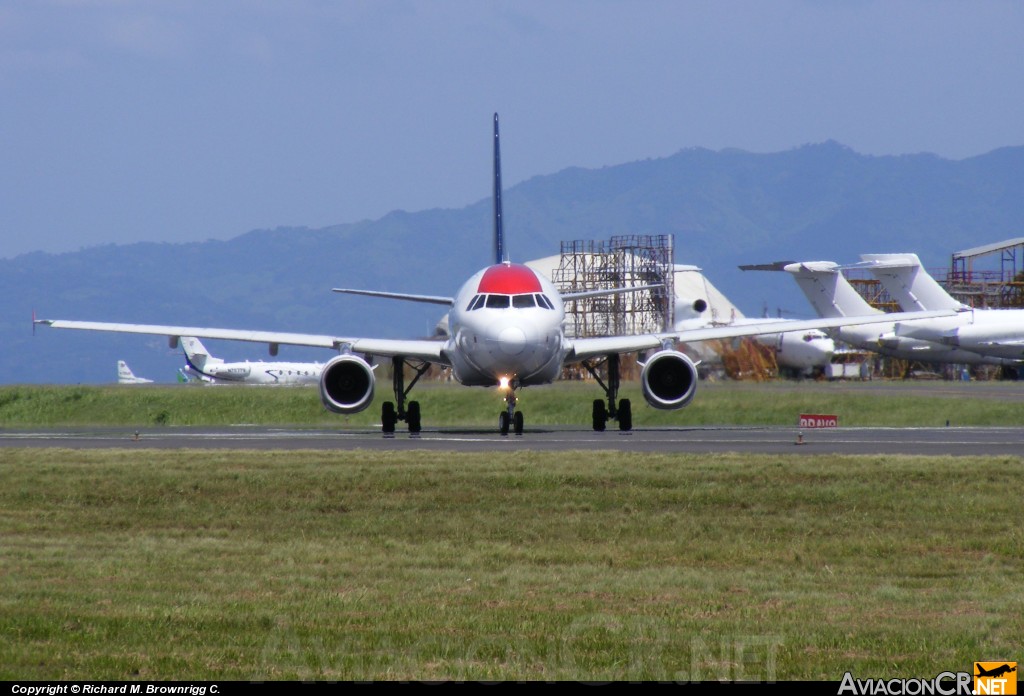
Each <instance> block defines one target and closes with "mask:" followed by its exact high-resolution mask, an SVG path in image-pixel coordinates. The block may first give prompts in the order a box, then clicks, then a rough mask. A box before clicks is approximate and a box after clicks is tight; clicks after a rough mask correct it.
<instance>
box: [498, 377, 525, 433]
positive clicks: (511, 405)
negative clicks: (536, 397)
mask: <svg viewBox="0 0 1024 696" xmlns="http://www.w3.org/2000/svg"><path fill="white" fill-rule="evenodd" d="M516 386H517V385H516V384H515V383H514V382H513V383H511V384H509V385H508V390H507V391H506V392H505V410H504V411H502V412H501V413H499V414H498V431H499V432H501V434H502V435H508V431H509V430H511V431H512V432H514V433H515V434H516V435H522V434H523V412H522V411H517V410H516Z"/></svg>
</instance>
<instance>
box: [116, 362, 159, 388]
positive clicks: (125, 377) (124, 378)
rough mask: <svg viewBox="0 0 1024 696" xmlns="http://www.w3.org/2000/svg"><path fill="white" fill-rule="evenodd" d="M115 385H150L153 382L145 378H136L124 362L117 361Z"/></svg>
mask: <svg viewBox="0 0 1024 696" xmlns="http://www.w3.org/2000/svg"><path fill="white" fill-rule="evenodd" d="M117 383H118V384H152V383H153V380H151V379H146V378H145V377H136V376H135V373H133V372H132V369H131V368H130V367H128V363H126V362H125V361H124V360H118V361H117Z"/></svg>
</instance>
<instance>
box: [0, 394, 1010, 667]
mask: <svg viewBox="0 0 1024 696" xmlns="http://www.w3.org/2000/svg"><path fill="white" fill-rule="evenodd" d="M569 386H570V388H569V390H568V393H569V396H570V397H573V398H570V399H568V401H578V400H579V399H578V398H577V397H578V396H579V394H581V393H583V392H573V391H572V389H575V388H577V387H578V386H579V385H569ZM940 386H941V385H940ZM948 386H949V385H947V387H948ZM18 389H25V390H29V391H26V392H18V391H16V390H18ZM33 389H37V388H27V387H26V388H5V389H0V404H2V405H0V423H3V424H4V425H5V426H8V427H10V425H11V424H12V421H17V419H15V418H13V417H12V415H11V414H12V413H14V412H16V411H17V410H18V409H25V408H26V404H31V403H32V402H34V401H36V400H37V399H38V400H40V401H45V400H46V399H51V400H53V399H56V400H57V401H61V400H65V401H68V402H71V403H74V402H81V401H83V400H86V401H87V400H89V399H93V398H96V399H98V400H99V401H101V402H103V400H104V399H105V400H107V401H106V402H103V403H105V404H107V405H106V406H104V408H110V409H113V408H115V407H114V406H112V405H110V404H109V402H110V400H113V401H114V402H116V401H117V400H118V398H119V397H118V396H117V395H118V394H124V393H125V392H124V390H120V391H118V390H114V391H113V394H114V395H115V396H111V395H110V394H108V393H107V390H106V388H96V392H94V391H93V389H92V388H84V387H82V388H64V389H56V388H55V391H54V392H52V393H49V392H46V390H45V389H44V390H43V391H44V392H45V394H44V395H43V396H40V395H39V394H38V393H36V394H30V393H29V392H30V391H31V390H33ZM11 390H15V392H14V393H17V394H19V395H18V396H17V397H16V398H10V397H11V393H12V391H11ZM67 390H71V391H67ZM75 390H81V391H80V392H76V391H75ZM145 391H149V390H144V391H143V392H131V399H141V400H142V401H138V402H133V405H132V406H131V408H130V409H129V413H134V414H135V416H136V417H139V418H143V419H148V418H150V417H151V412H150V413H143V412H142V409H143V408H148V407H149V406H145V404H146V400H147V399H149V398H155V397H151V396H150V395H149V394H146V393H144V392H145ZM161 391H162V390H161V389H157V390H152V393H153V394H157V393H159V392H161ZM190 391H191V392H193V393H194V392H196V391H198V392H199V393H201V394H203V395H204V398H206V397H205V395H206V394H212V395H213V397H212V398H215V399H220V398H225V399H229V400H230V399H243V400H244V399H248V398H250V397H249V396H248V394H250V393H255V394H260V393H263V394H266V393H267V390H225V392H224V393H225V394H227V396H224V397H221V396H219V394H220V390H217V389H205V390H187V389H186V390H183V392H182V393H185V392H190ZM280 391H281V392H288V393H287V394H284V395H281V396H278V394H277V392H273V396H264V397H260V398H265V399H267V400H270V399H278V398H280V399H285V400H290V399H303V398H306V399H308V398H310V397H312V398H313V399H315V395H314V394H312V393H311V392H309V391H304V390H280ZM430 391H431V390H424V396H423V401H424V403H426V401H427V398H428V396H429V397H430V398H435V396H434V395H433V394H431V393H428V392H430ZM437 391H438V392H439V393H440V392H442V391H444V390H440V389H439V390H437ZM455 391H458V390H455ZM461 391H462V392H470V393H471V394H472V393H474V390H461ZM541 391H542V390H537V392H536V393H537V394H538V395H539V394H540V393H541ZM753 391H755V392H756V390H753ZM230 392H237V394H229V393H230ZM75 393H80V394H81V396H79V397H74V396H73V394H75ZM96 393H98V394H99V396H96ZM586 393H587V394H588V395H589V394H590V393H591V392H590V391H589V390H588V391H587V392H586ZM715 393H716V390H715V389H708V390H706V393H705V394H703V395H698V400H697V401H696V402H695V404H694V407H697V406H698V402H699V401H700V399H701V396H704V397H709V396H710V397H711V398H710V400H711V401H714V400H716V398H721V400H722V402H723V404H722V405H719V406H718V407H717V408H729V407H730V406H729V403H731V408H733V409H734V410H736V409H738V408H740V407H741V406H743V405H746V406H745V408H746V411H744V412H743V413H736V414H734V417H747V418H761V419H768V418H772V417H776V416H773V415H771V414H783V415H785V414H788V413H789V412H790V411H791V410H792V409H793V408H796V409H797V410H800V409H802V408H805V407H806V408H807V409H809V410H822V409H823V408H827V405H826V406H822V407H821V408H818V406H819V405H820V404H821V403H826V404H827V402H823V401H811V402H805V401H803V399H805V398H811V399H825V398H833V397H832V396H831V394H832V393H831V392H828V391H827V390H826V394H825V396H824V397H822V396H810V397H808V394H807V393H805V392H804V390H801V389H800V388H795V389H790V388H782V387H779V388H777V389H775V391H773V392H770V394H771V395H770V396H769V397H768V398H767V399H762V398H761V397H759V396H751V395H749V394H748V390H746V389H725V390H720V394H721V396H720V397H716V396H715ZM954 393H957V392H956V390H955V389H954ZM481 394H483V396H484V398H487V395H486V394H485V393H484V392H482V391H480V392H476V396H477V398H480V395H481ZM525 394H526V395H527V396H529V397H530V398H531V399H532V398H533V397H532V396H531V392H530V391H529V390H528V391H527V392H525ZM858 394H860V392H855V393H854V396H858ZM944 394H945V389H936V390H935V391H934V396H933V397H931V398H925V399H917V400H916V402H915V403H919V404H920V405H921V406H922V410H921V411H920V412H915V413H916V415H908V414H907V413H906V412H905V411H906V410H907V409H908V408H909V406H905V407H904V408H903V409H902V410H903V411H904V413H901V414H900V418H910V419H913V418H917V419H924V418H927V419H936V418H938V419H943V420H944V419H945V418H947V417H948V416H946V415H944V413H958V414H961V415H962V416H963V417H965V418H966V417H970V418H980V417H982V416H979V415H977V414H979V413H984V412H986V411H985V408H989V409H996V417H1006V418H1010V417H1011V414H1009V410H1008V409H1007V410H1005V411H1004V410H1002V404H1003V403H1006V404H1008V405H1010V406H1016V407H1017V408H1016V410H1019V405H1018V404H1014V403H1013V399H1011V398H1002V396H1001V398H998V399H989V401H991V402H993V403H994V404H995V405H992V406H989V407H983V406H979V407H978V408H979V409H980V410H978V411H977V412H975V410H974V408H973V407H972V405H971V404H969V403H967V402H968V401H970V399H966V398H964V397H963V395H962V394H961V395H960V396H955V395H954V396H952V397H947V396H944ZM69 395H71V396H69ZM1009 395H1010V393H1009V392H1008V393H1007V396H1009ZM159 398H160V399H161V401H160V408H162V409H165V410H166V412H167V413H168V416H167V417H166V418H164V419H163V420H164V422H167V423H168V424H180V423H178V422H177V421H175V419H176V418H177V417H178V415H177V414H178V413H179V411H178V409H179V408H181V407H180V406H175V405H171V404H170V403H169V402H168V401H167V400H164V399H165V397H162V396H161V397H159ZM183 398H185V397H183ZM187 398H192V397H191V396H189V397H187ZM437 398H438V399H440V398H441V396H440V394H439V395H438V397H437ZM445 398H447V397H445ZM524 398H525V397H524ZM538 398H539V397H538ZM552 398H553V397H552ZM858 398H865V399H868V398H869V396H864V397H858ZM870 398H876V399H877V396H876V397H870ZM852 401H854V399H845V398H844V399H842V400H841V402H840V406H843V407H845V406H847V405H849V404H850V403H852ZM946 401H951V402H952V404H953V406H954V407H956V408H955V410H954V409H953V408H952V407H950V406H949V405H948V404H947V405H946V406H945V408H941V407H939V406H942V404H941V402H946ZM437 403H438V404H440V403H441V401H440V400H439V401H438V402H437ZM936 403H939V406H936ZM751 404H754V405H751ZM256 406H258V407H259V408H263V406H262V405H260V404H257V405H256ZM235 408H237V405H236V406H232V407H231V408H230V409H225V411H224V412H225V413H229V412H231V411H232V409H235ZM874 408H877V407H870V408H869V407H868V406H864V407H863V409H862V410H855V409H851V410H850V411H840V414H841V417H842V414H844V413H846V414H847V419H850V418H854V415H852V414H854V413H858V414H859V415H857V416H856V417H857V418H864V419H867V420H870V419H871V418H875V417H878V416H877V415H875V416H872V415H870V413H871V411H872V409H874ZM196 409H197V407H196V405H195V402H192V405H190V406H187V407H186V408H185V410H186V411H195V410H196ZM758 409H763V410H762V411H761V412H760V415H757V414H758ZM947 409H948V410H947ZM198 410H199V411H202V410H203V407H202V404H200V406H199V407H198ZM537 411H538V413H537V419H539V418H540V417H541V415H542V414H541V409H540V408H539V406H538V407H537ZM641 411H643V412H647V411H649V409H646V408H643V409H637V412H638V413H640V412H641ZM72 412H74V409H73V408H69V410H68V411H67V412H65V413H64V414H63V415H60V416H59V417H57V419H56V420H55V421H51V422H50V423H33V425H52V424H54V423H65V422H66V421H64V420H61V419H62V418H63V419H68V420H72V421H73V420H75V418H78V417H80V416H72V415H68V414H71V413H72ZM87 412H88V409H82V410H79V411H78V413H87ZM435 412H436V413H441V409H440V408H437V409H436V411H435ZM689 412H690V410H689V409H687V410H686V411H684V412H683V413H684V414H689ZM987 412H988V413H989V414H990V415H989V416H988V417H992V416H991V413H992V411H987ZM234 413H236V414H237V412H234ZM972 413H975V415H969V414H972ZM766 414H767V415H766ZM193 415H194V417H196V418H201V415H195V414H193ZM458 416H459V417H460V418H461V417H462V414H461V412H458ZM19 417H20V416H19ZM94 417H98V416H94ZM222 417H226V418H229V420H230V419H234V418H236V417H237V416H236V415H226V416H222ZM778 417H781V416H778ZM1017 418H1018V419H1019V416H1017ZM211 420H214V418H213V417H211ZM486 420H487V423H488V424H489V423H490V421H491V420H492V419H491V418H487V419H486ZM76 422H77V421H76ZM144 422H149V421H144ZM298 422H300V423H302V422H304V421H301V420H299V421H298ZM730 422H735V421H730ZM759 422H763V421H759ZM791 422H792V421H791V420H788V415H787V421H786V423H787V424H789V423H791ZM122 423H127V424H131V421H127V422H125V421H121V422H119V423H118V424H122ZM999 424H1002V425H1005V424H1006V423H999ZM26 427H27V426H26ZM1022 469H1024V461H1022V460H1021V459H1020V458H1018V457H999V458H995V457H989V458H980V457H979V458H952V457H947V458H923V457H909V456H904V457H894V456H871V457H868V456H865V457H841V456H806V455H801V456H800V457H779V456H767V455H765V456H738V455H686V454H679V455H638V454H621V453H607V454H594V453H572V452H570V453H559V454H558V455H546V454H542V453H532V452H528V451H527V452H522V451H521V452H518V453H515V454H512V453H509V454H501V455H497V456H495V455H489V456H486V457H484V456H480V455H472V454H461V453H428V452H410V453H390V454H381V453H370V452H364V451H338V452H289V453H281V452H277V453H260V452H249V451H200V450H196V451H173V452H172V451H152V450H89V451H72V450H57V449H53V450H51V449H0V679H6V680H11V679H18V680H28V679H37V680H47V679H58V678H63V679H112V680H121V679H138V680H156V679H219V680H227V679H240V680H250V679H254V680H275V679H321V680H332V679H473V680H476V679H586V680H602V679H616V680H632V679H643V680H677V681H688V680H706V679H741V680H742V679H750V680H785V679H826V680H839V679H840V678H841V677H842V675H843V673H844V672H845V671H847V670H850V671H852V672H853V674H854V675H855V676H856V677H858V678H868V677H879V678H882V677H884V678H892V677H927V678H931V677H934V676H935V675H937V674H938V673H939V672H942V671H946V670H949V671H967V670H969V669H970V668H971V666H972V665H971V663H972V662H974V661H976V660H1002V659H1005V660H1016V659H1018V658H1019V657H1020V654H1019V652H1020V648H1021V645H1022V639H1024V618H1022V617H1024V585H1022V583H1021V581H1020V578H1021V577H1022V571H1024V529H1022V525H1021V521H1022V517H1021V513H1020V501H1021V499H1022V495H1024V476H1022V473H1024V471H1022Z"/></svg>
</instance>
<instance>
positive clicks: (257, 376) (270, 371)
mask: <svg viewBox="0 0 1024 696" xmlns="http://www.w3.org/2000/svg"><path fill="white" fill-rule="evenodd" d="M180 343H181V347H182V350H184V352H185V362H186V365H185V367H184V368H183V370H182V371H183V373H184V374H185V375H186V377H195V378H197V379H198V380H200V381H202V382H206V383H208V384H225V383H234V384H275V385H276V384H289V385H303V384H318V383H319V382H320V373H321V372H322V371H323V368H324V366H323V364H321V363H318V362H312V363H309V362H303V363H298V362H263V361H262V360H259V361H256V362H249V361H248V360H246V361H244V362H224V360H222V359H221V358H215V357H213V356H212V355H210V352H209V351H208V350H207V349H206V346H204V345H203V344H202V342H201V341H200V340H199V339H198V338H196V337H195V336H182V337H181V338H180Z"/></svg>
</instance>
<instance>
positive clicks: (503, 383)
mask: <svg viewBox="0 0 1024 696" xmlns="http://www.w3.org/2000/svg"><path fill="white" fill-rule="evenodd" d="M498 389H502V390H504V389H508V377H502V378H501V379H499V380H498Z"/></svg>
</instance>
